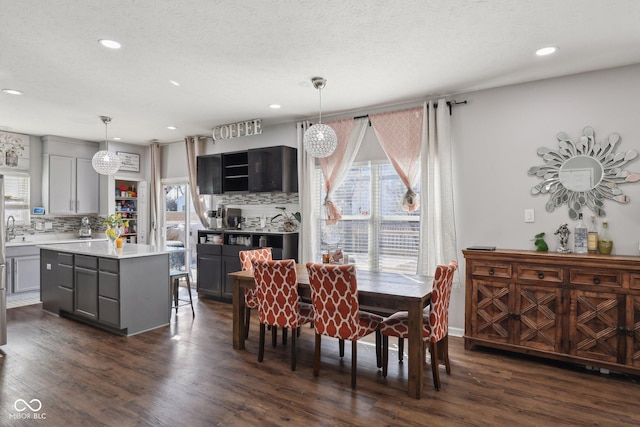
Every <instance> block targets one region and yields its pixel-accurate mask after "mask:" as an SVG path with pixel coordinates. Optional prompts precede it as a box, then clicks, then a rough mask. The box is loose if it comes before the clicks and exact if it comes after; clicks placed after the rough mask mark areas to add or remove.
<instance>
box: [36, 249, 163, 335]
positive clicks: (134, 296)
mask: <svg viewBox="0 0 640 427" xmlns="http://www.w3.org/2000/svg"><path fill="white" fill-rule="evenodd" d="M39 247H40V281H41V290H40V296H41V299H42V308H43V310H45V311H47V312H50V313H53V314H56V315H61V316H65V317H69V318H73V319H75V320H78V321H82V322H84V323H88V324H90V325H92V326H96V327H99V328H102V329H106V330H108V331H111V332H114V333H117V334H120V335H126V336H130V335H134V334H138V333H141V332H145V331H148V330H151V329H155V328H158V327H161V326H164V325H167V324H168V323H169V319H170V316H171V313H170V297H169V286H170V284H169V254H170V253H171V252H173V251H172V250H168V249H166V248H164V247H161V248H158V247H156V246H151V245H137V244H125V245H124V247H123V248H119V249H116V248H114V247H112V245H111V244H110V243H109V242H106V241H101V242H82V243H66V244H47V245H41V246H39Z"/></svg>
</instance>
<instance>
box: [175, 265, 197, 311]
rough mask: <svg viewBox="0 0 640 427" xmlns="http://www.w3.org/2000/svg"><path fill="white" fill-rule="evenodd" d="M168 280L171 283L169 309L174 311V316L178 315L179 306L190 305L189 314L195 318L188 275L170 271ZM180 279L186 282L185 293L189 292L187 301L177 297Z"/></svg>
mask: <svg viewBox="0 0 640 427" xmlns="http://www.w3.org/2000/svg"><path fill="white" fill-rule="evenodd" d="M169 278H170V282H171V293H170V297H171V299H172V305H171V308H172V309H174V308H175V310H176V314H178V307H180V306H181V305H187V304H190V305H191V313H192V314H193V317H196V312H195V311H194V310H193V298H192V297H191V281H190V280H189V273H188V272H186V271H182V270H170V271H169ZM180 279H185V280H186V281H187V291H189V299H188V300H187V299H185V298H180V296H179V295H178V290H179V287H180Z"/></svg>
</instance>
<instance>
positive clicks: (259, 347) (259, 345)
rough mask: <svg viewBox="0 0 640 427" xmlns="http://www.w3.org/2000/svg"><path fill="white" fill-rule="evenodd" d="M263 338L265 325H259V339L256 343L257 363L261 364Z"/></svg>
mask: <svg viewBox="0 0 640 427" xmlns="http://www.w3.org/2000/svg"><path fill="white" fill-rule="evenodd" d="M264 336H265V324H264V323H260V339H259V341H258V362H262V360H263V359H264Z"/></svg>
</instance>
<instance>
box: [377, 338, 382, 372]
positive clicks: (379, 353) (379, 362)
mask: <svg viewBox="0 0 640 427" xmlns="http://www.w3.org/2000/svg"><path fill="white" fill-rule="evenodd" d="M376 366H377V367H378V369H380V368H382V334H381V333H380V331H379V330H377V331H376Z"/></svg>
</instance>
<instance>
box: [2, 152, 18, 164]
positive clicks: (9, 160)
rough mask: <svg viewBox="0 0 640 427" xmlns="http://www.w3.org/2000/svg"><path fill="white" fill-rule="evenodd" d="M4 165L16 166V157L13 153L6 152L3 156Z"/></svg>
mask: <svg viewBox="0 0 640 427" xmlns="http://www.w3.org/2000/svg"><path fill="white" fill-rule="evenodd" d="M5 164H6V165H7V166H18V155H17V154H16V153H14V152H13V151H7V153H6V154H5Z"/></svg>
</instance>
